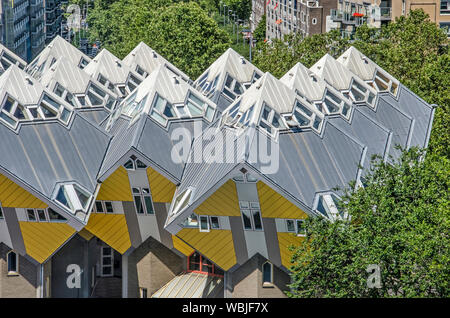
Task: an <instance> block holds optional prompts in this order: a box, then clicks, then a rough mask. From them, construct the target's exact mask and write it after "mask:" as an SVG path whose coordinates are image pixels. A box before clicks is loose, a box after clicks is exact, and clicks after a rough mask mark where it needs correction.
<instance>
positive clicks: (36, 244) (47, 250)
mask: <svg viewBox="0 0 450 318" xmlns="http://www.w3.org/2000/svg"><path fill="white" fill-rule="evenodd" d="M19 224H20V230H21V232H22V237H23V241H24V243H25V250H26V252H27V254H28V255H29V256H31V257H32V258H33V259H35V260H36V261H38V262H39V263H43V262H44V261H45V260H46V259H47V258H49V257H50V255H52V254H53V253H54V252H55V251H56V250H57V249H58V248H59V247H60V246H61V245H63V243H65V242H66V241H67V240H68V239H69V238H70V237H71V236H72V235H73V234H74V233H75V230H74V229H73V228H72V227H71V226H69V225H67V224H65V223H48V222H42V223H38V222H19Z"/></svg>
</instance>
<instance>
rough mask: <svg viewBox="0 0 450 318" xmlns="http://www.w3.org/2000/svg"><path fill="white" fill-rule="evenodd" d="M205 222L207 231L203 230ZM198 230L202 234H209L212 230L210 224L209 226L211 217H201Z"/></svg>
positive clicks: (199, 217)
mask: <svg viewBox="0 0 450 318" xmlns="http://www.w3.org/2000/svg"><path fill="white" fill-rule="evenodd" d="M203 221H205V224H206V229H203V228H202V222H203ZM198 229H199V230H200V232H209V231H210V230H211V227H210V224H209V217H208V216H207V215H199V216H198Z"/></svg>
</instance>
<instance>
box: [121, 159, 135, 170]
mask: <svg viewBox="0 0 450 318" xmlns="http://www.w3.org/2000/svg"><path fill="white" fill-rule="evenodd" d="M123 166H124V167H125V169H128V170H133V169H134V163H133V160H128V161H127V162H125V164H124V165H123Z"/></svg>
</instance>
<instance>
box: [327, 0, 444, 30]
mask: <svg viewBox="0 0 450 318" xmlns="http://www.w3.org/2000/svg"><path fill="white" fill-rule="evenodd" d="M416 9H422V10H424V11H425V12H426V13H427V14H428V15H429V16H430V20H431V21H433V22H436V24H438V25H439V26H440V27H441V28H446V29H447V30H449V27H450V0H371V1H370V0H338V6H337V9H336V10H332V13H331V19H332V20H333V21H334V22H335V23H336V26H335V28H336V29H339V30H341V32H342V35H343V36H347V37H350V38H351V37H352V36H353V34H354V32H355V30H356V28H357V27H358V26H360V25H361V24H364V23H367V24H368V25H369V26H372V27H376V28H379V27H381V26H382V25H385V24H387V23H389V22H390V21H394V20H395V18H397V17H400V16H405V15H407V14H408V12H409V11H411V10H416ZM449 36H450V31H449Z"/></svg>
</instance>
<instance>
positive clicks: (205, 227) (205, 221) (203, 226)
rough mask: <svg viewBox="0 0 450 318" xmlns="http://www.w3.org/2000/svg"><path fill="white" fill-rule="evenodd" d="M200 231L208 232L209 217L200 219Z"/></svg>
mask: <svg viewBox="0 0 450 318" xmlns="http://www.w3.org/2000/svg"><path fill="white" fill-rule="evenodd" d="M200 230H204V231H207V230H208V217H207V216H201V217H200Z"/></svg>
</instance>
